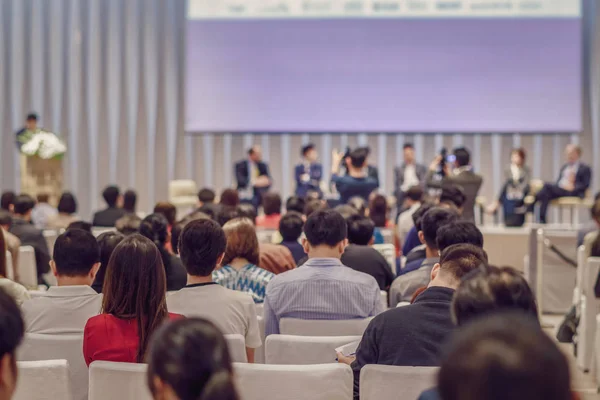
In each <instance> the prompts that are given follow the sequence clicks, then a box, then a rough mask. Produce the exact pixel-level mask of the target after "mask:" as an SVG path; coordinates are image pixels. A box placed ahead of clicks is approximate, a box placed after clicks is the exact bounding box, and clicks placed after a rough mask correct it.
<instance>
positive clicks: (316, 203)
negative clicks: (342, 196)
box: [304, 199, 327, 218]
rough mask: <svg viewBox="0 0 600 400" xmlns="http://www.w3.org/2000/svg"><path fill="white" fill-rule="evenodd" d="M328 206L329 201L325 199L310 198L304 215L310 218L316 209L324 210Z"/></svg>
mask: <svg viewBox="0 0 600 400" xmlns="http://www.w3.org/2000/svg"><path fill="white" fill-rule="evenodd" d="M326 208H327V203H325V202H324V201H323V200H318V199H313V200H309V201H308V202H307V203H306V206H305V207H304V215H305V216H306V217H307V218H308V217H310V216H311V215H312V213H314V212H315V211H319V210H324V209H326Z"/></svg>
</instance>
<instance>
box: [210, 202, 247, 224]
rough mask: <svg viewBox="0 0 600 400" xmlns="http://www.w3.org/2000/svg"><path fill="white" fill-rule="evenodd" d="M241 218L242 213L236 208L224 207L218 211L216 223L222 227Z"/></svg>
mask: <svg viewBox="0 0 600 400" xmlns="http://www.w3.org/2000/svg"><path fill="white" fill-rule="evenodd" d="M241 217H242V213H241V212H240V209H239V207H238V206H235V207H230V206H224V207H221V209H220V210H219V213H218V214H217V218H216V221H217V222H218V223H219V225H221V226H223V225H225V224H226V223H227V222H229V221H231V220H232V219H235V218H241Z"/></svg>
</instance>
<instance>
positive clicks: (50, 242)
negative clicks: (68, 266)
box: [43, 229, 58, 254]
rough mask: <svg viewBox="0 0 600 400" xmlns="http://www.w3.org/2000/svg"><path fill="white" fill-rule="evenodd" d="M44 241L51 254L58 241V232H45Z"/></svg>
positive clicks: (52, 230) (50, 230)
mask: <svg viewBox="0 0 600 400" xmlns="http://www.w3.org/2000/svg"><path fill="white" fill-rule="evenodd" d="M43 233H44V239H46V245H47V246H48V251H49V252H50V254H52V252H53V251H54V243H56V239H58V231H56V230H54V229H47V230H44V232H43Z"/></svg>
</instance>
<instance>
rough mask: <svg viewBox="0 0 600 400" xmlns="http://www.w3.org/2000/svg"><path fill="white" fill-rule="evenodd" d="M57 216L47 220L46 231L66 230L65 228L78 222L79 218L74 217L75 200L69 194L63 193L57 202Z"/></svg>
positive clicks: (75, 209)
mask: <svg viewBox="0 0 600 400" xmlns="http://www.w3.org/2000/svg"><path fill="white" fill-rule="evenodd" d="M57 210H58V214H55V215H53V216H51V217H50V218H48V222H47V224H46V227H47V228H48V229H56V230H59V229H67V227H68V226H69V225H70V224H71V223H73V222H75V221H79V217H77V216H76V215H75V213H77V200H76V199H75V196H74V195H73V193H71V192H64V193H63V194H62V195H61V196H60V199H59V200H58V207H57Z"/></svg>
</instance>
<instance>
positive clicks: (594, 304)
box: [577, 257, 600, 371]
mask: <svg viewBox="0 0 600 400" xmlns="http://www.w3.org/2000/svg"><path fill="white" fill-rule="evenodd" d="M598 273H600V258H598V257H589V258H588V259H587V260H586V262H585V264H584V274H583V281H582V284H583V286H582V287H581V295H580V303H579V305H580V306H579V325H578V327H577V365H578V366H579V367H580V368H581V369H582V370H583V371H589V370H591V368H592V364H593V363H592V361H593V354H594V352H593V350H592V349H593V347H594V340H595V337H596V315H597V314H598V311H599V310H600V300H599V299H597V298H596V294H595V291H594V288H595V286H596V280H597V279H598Z"/></svg>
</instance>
